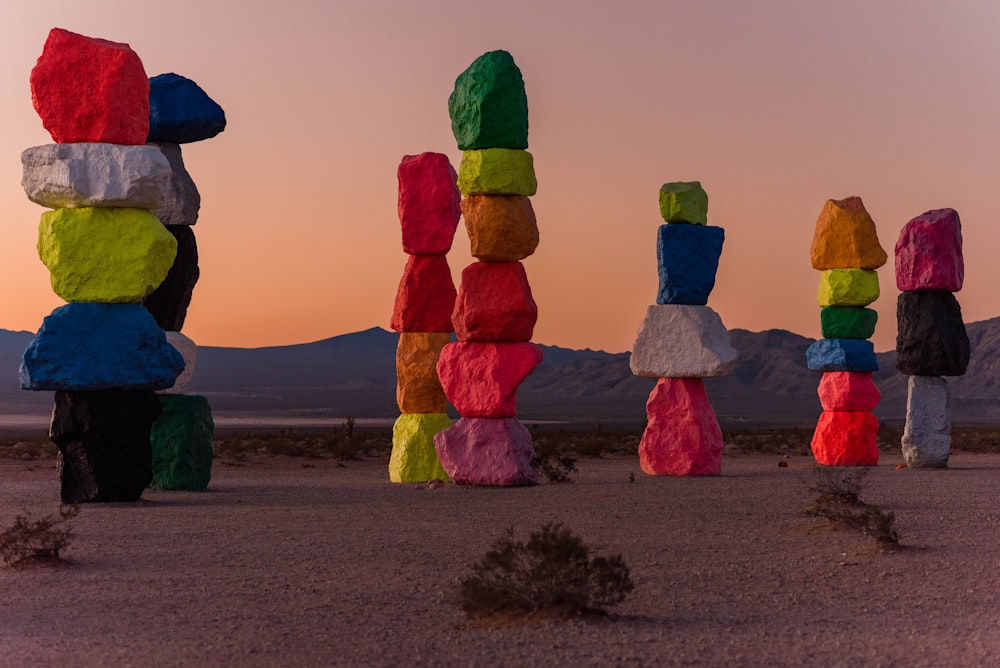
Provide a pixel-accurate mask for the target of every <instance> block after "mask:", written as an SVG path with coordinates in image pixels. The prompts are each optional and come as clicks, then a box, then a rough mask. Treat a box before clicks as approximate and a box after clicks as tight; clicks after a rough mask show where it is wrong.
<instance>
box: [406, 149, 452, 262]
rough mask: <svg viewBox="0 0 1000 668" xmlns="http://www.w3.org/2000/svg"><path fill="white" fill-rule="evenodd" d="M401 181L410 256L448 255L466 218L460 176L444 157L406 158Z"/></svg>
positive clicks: (430, 155)
mask: <svg viewBox="0 0 1000 668" xmlns="http://www.w3.org/2000/svg"><path fill="white" fill-rule="evenodd" d="M396 176H397V178H398V179H399V224H400V225H401V226H402V228H403V250H404V251H406V252H407V253H409V254H410V255H444V254H445V253H447V252H448V251H449V250H450V249H451V242H452V240H453V239H454V238H455V228H457V227H458V221H459V219H460V218H461V217H462V206H461V202H462V193H460V192H459V191H458V175H457V174H456V173H455V169H454V168H453V167H452V166H451V163H450V162H448V156H446V155H444V154H442V153H421V154H420V155H406V156H403V160H402V162H400V163H399V169H397V170H396Z"/></svg>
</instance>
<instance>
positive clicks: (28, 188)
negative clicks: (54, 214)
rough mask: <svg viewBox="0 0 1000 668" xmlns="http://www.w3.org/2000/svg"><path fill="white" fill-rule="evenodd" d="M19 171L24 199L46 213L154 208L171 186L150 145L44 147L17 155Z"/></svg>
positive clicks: (164, 165)
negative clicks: (67, 209)
mask: <svg viewBox="0 0 1000 668" xmlns="http://www.w3.org/2000/svg"><path fill="white" fill-rule="evenodd" d="M21 166H22V167H23V171H22V178H21V186H23V187H24V192H25V193H26V194H27V195H28V199H30V200H31V201H32V202H35V203H36V204H41V205H42V206H46V207H49V208H50V209H59V208H62V207H80V206H100V207H123V206H124V207H134V208H136V209H156V208H159V207H161V206H163V205H164V202H165V199H166V194H165V193H166V191H167V187H168V185H169V183H170V163H169V162H168V161H167V158H166V156H164V155H163V153H162V152H161V151H160V150H159V149H158V148H157V147H155V146H145V145H143V146H125V145H122V144H46V145H44V146H34V147H32V148H29V149H27V150H25V151H24V152H23V153H21Z"/></svg>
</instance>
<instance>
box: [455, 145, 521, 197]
mask: <svg viewBox="0 0 1000 668" xmlns="http://www.w3.org/2000/svg"><path fill="white" fill-rule="evenodd" d="M458 189H459V190H461V191H462V195H464V196H465V197H468V196H469V195H526V196H529V197H530V196H531V195H534V194H535V192H536V191H537V190H538V181H537V180H536V179H535V161H534V158H532V157H531V154H530V153H528V152H527V151H520V150H516V149H510V148H484V149H482V150H480V151H466V152H465V153H463V154H462V164H461V165H459V168H458Z"/></svg>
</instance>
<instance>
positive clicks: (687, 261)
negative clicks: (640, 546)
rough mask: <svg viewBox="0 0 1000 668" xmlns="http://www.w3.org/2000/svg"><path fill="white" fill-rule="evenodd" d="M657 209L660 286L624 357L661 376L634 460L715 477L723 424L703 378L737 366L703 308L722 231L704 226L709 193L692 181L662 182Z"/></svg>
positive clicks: (646, 467)
mask: <svg viewBox="0 0 1000 668" xmlns="http://www.w3.org/2000/svg"><path fill="white" fill-rule="evenodd" d="M660 213H661V215H662V216H663V219H664V220H665V221H666V224H665V225H661V226H660V227H659V230H658V232H657V237H656V255H657V259H658V262H659V276H660V285H659V290H658V293H657V296H656V303H655V304H653V305H651V306H650V307H649V308H648V309H647V310H646V317H645V319H644V320H643V321H642V324H641V325H640V327H639V333H638V336H637V337H636V341H635V345H633V346H632V357H631V360H630V362H629V364H630V366H631V368H632V373H633V374H635V375H636V376H645V377H651V378H659V380H658V381H657V383H656V387H654V388H653V391H652V392H651V393H650V395H649V401H647V402H646V417H647V420H648V422H647V425H646V429H645V431H643V433H642V440H641V441H640V442H639V464H640V466H641V467H642V470H643V471H645V472H646V473H647V474H649V475H673V476H688V475H718V474H719V473H721V472H722V430H721V429H720V428H719V422H718V420H717V419H716V417H715V411H714V410H713V409H712V404H711V402H709V400H708V394H707V393H706V392H705V383H704V381H703V380H702V379H703V378H709V377H715V376H724V375H726V374H728V373H730V372H731V371H732V369H733V367H734V366H735V365H736V350H735V349H734V348H733V347H732V346H731V345H730V343H729V331H728V330H727V329H726V327H725V325H723V324H722V319H721V318H720V317H719V315H718V313H716V312H715V311H714V310H712V308H711V307H709V306H707V304H708V296H709V294H711V292H712V289H713V288H714V287H715V274H716V271H717V270H718V268H719V257H720V256H721V255H722V244H723V241H724V240H725V230H723V228H721V227H713V226H709V225H708V194H707V193H706V192H705V190H704V189H703V188H702V187H701V184H700V183H699V182H697V181H692V182H678V183H665V184H664V185H663V187H661V188H660Z"/></svg>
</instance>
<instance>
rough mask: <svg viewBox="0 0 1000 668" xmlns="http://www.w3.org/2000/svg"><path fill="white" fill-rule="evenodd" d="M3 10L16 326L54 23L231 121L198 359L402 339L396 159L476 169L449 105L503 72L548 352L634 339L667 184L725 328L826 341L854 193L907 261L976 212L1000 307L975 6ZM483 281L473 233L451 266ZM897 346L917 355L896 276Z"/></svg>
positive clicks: (991, 88) (967, 225) (982, 5)
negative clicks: (713, 239)
mask: <svg viewBox="0 0 1000 668" xmlns="http://www.w3.org/2000/svg"><path fill="white" fill-rule="evenodd" d="M27 4H28V3H4V5H3V6H2V7H0V55H2V57H0V158H2V159H0V210H2V212H3V216H4V228H3V229H4V234H3V241H2V243H0V286H3V287H2V288H0V327H3V328H6V329H24V330H36V329H37V328H38V326H39V325H40V324H41V320H42V318H43V317H44V316H45V315H47V314H48V313H49V312H50V311H51V310H52V309H53V308H55V307H56V306H58V305H60V304H61V303H62V302H61V300H59V299H58V298H57V297H56V296H55V295H53V294H52V292H51V289H50V287H49V277H48V272H47V270H46V269H45V267H44V266H43V265H42V264H41V262H40V261H39V260H38V258H37V255H36V254H35V249H34V246H35V241H36V234H37V224H38V218H39V216H40V215H41V213H42V212H43V209H42V208H41V207H39V206H37V205H35V204H32V203H31V202H29V201H28V200H27V199H26V197H25V196H24V192H23V190H22V189H21V187H20V179H21V166H20V160H19V155H20V152H21V151H22V150H23V149H25V148H27V147H29V146H35V145H38V144H45V143H50V142H51V139H50V138H49V136H48V134H47V133H46V132H45V131H44V130H43V129H42V127H41V123H40V121H39V119H38V117H37V116H36V115H35V113H34V110H33V109H32V107H31V95H30V91H29V88H28V75H29V72H30V70H31V67H32V66H33V64H34V62H35V59H36V58H37V57H38V55H39V54H40V53H41V49H42V45H43V43H44V41H45V37H46V35H47V33H48V30H49V29H50V28H52V27H54V26H58V27H62V28H66V29H69V30H72V31H75V32H79V33H83V34H86V35H90V36H93V37H103V38H106V39H112V40H115V41H122V42H128V43H129V44H130V45H131V46H132V48H133V49H135V50H136V52H137V53H138V54H139V56H140V57H141V58H142V60H143V62H144V64H145V67H146V71H147V74H149V75H150V76H154V75H156V74H161V73H163V72H176V73H178V74H182V75H184V76H187V77H189V78H191V79H194V80H195V81H197V82H198V83H199V84H200V85H201V86H202V87H203V88H204V89H205V90H206V91H207V92H208V93H209V94H210V95H211V96H213V97H214V98H215V99H216V100H217V101H218V102H219V103H220V104H221V105H222V106H223V107H224V108H225V110H226V113H227V116H228V119H229V127H228V129H227V130H226V132H225V133H223V134H222V135H220V136H218V137H216V138H215V139H212V140H209V141H206V142H201V143H198V144H191V145H186V146H185V147H184V156H185V160H186V162H187V166H188V170H189V171H190V172H191V174H192V176H193V177H194V179H195V181H196V182H197V183H198V187H199V189H200V190H201V194H202V214H201V218H200V220H199V222H198V224H197V225H196V227H195V232H196V234H197V237H198V244H199V251H200V255H201V270H202V278H201V281H200V282H199V283H198V286H197V288H196V290H195V294H194V300H193V302H192V306H191V309H190V311H189V315H188V320H187V324H186V325H185V328H184V331H185V333H186V334H188V335H189V336H191V337H192V338H193V339H195V340H196V341H197V342H198V343H200V344H202V345H232V346H262V345H273V344H287V343H301V342H306V341H312V340H316V339H321V338H325V337H328V336H334V335H338V334H343V333H348V332H353V331H357V330H361V329H365V328H368V327H372V326H381V327H388V323H389V318H390V315H391V312H392V302H393V297H394V295H395V291H396V285H397V283H398V280H399V276H400V274H401V272H402V269H403V265H404V263H405V261H406V257H405V255H404V254H403V252H402V249H401V246H400V240H399V224H398V220H397V218H396V180H395V174H396V166H397V164H398V163H399V160H400V158H401V157H402V156H403V155H404V154H412V153H419V152H422V151H438V152H442V153H446V154H448V155H449V156H450V158H451V160H452V163H453V164H454V165H455V166H456V167H457V165H458V162H459V159H460V157H461V152H460V151H459V150H458V149H457V147H456V145H455V141H454V138H453V137H452V135H451V127H450V122H449V118H448V109H447V99H448V95H449V94H450V92H451V89H452V85H453V83H454V80H455V77H456V76H457V75H458V74H459V73H460V72H461V71H462V70H463V69H465V67H466V66H468V64H469V63H470V62H471V61H472V60H473V59H475V58H476V57H477V56H479V55H480V54H481V53H483V52H485V51H489V50H493V49H498V48H502V49H506V50H508V51H510V52H511V53H512V54H513V55H514V58H515V60H516V61H517V62H518V64H519V66H520V67H521V70H522V72H523V74H524V79H525V82H526V86H527V92H528V103H529V109H530V123H531V131H530V135H529V141H530V147H529V150H530V151H531V152H532V153H533V154H534V156H535V167H536V173H537V176H538V181H539V189H538V194H537V195H536V196H535V197H534V198H533V204H534V206H535V211H536V213H537V216H538V223H539V229H540V232H541V244H540V246H539V248H538V251H537V253H536V254H535V255H534V256H532V257H531V258H529V259H527V260H526V261H525V265H526V268H527V272H528V277H529V279H530V280H531V284H532V289H533V291H534V296H535V300H536V301H537V302H538V307H539V319H538V325H537V327H536V329H535V337H534V340H535V341H537V342H540V343H546V344H556V345H562V346H568V347H574V348H582V347H590V348H601V349H605V350H610V351H623V350H627V349H629V348H630V347H631V345H632V342H633V337H634V336H635V331H636V328H637V326H638V324H639V322H640V320H641V319H642V316H643V314H644V312H645V309H646V306H647V305H648V304H651V303H653V302H654V301H655V296H656V285H657V276H656V249H655V237H656V228H657V226H658V225H659V224H661V220H660V217H659V211H658V209H657V192H658V190H659V187H660V185H661V184H662V183H664V182H667V181H686V180H700V181H701V182H702V184H703V186H704V187H705V189H706V190H707V191H708V194H709V202H710V206H709V223H710V224H713V225H720V226H722V227H725V228H726V244H725V248H724V250H723V255H722V260H721V263H720V271H719V275H718V280H717V283H716V288H715V291H714V292H713V294H712V297H711V299H710V301H709V305H710V306H712V307H713V308H715V309H716V310H717V311H718V312H719V313H720V314H721V316H722V318H723V321H724V322H725V323H726V325H727V326H728V327H730V328H735V327H742V328H746V329H751V330H762V329H769V328H782V329H789V330H792V331H795V332H798V333H800V334H805V335H808V336H813V337H817V336H819V309H818V307H817V306H816V296H815V293H816V286H817V283H818V279H819V273H818V272H816V271H814V270H813V269H812V268H811V267H810V265H809V243H810V241H811V238H812V231H813V226H814V224H815V221H816V217H817V215H818V214H819V212H820V209H821V208H822V206H823V202H824V201H825V200H826V199H828V198H838V199H839V198H844V197H847V196H850V195H859V196H861V197H862V198H863V200H864V202H865V205H866V207H867V208H868V211H869V212H870V213H871V214H872V217H873V218H874V219H875V222H876V224H877V226H878V230H879V237H880V239H881V241H882V245H883V247H884V248H885V249H886V250H887V251H888V252H889V253H890V255H891V253H892V247H893V245H894V244H895V241H896V237H897V236H898V234H899V230H900V228H901V227H902V226H903V224H904V223H906V221H907V220H909V219H910V218H912V217H913V216H916V215H918V214H920V213H922V212H923V211H926V210H928V209H936V208H943V207H952V208H954V209H956V210H958V212H959V214H960V215H961V217H962V222H963V229H964V235H965V241H966V255H965V257H966V283H965V284H966V288H965V290H963V291H962V292H961V293H959V294H958V298H959V301H960V302H961V303H962V307H963V312H964V315H965V319H966V321H967V322H972V321H975V320H981V319H985V318H989V317H993V316H995V315H998V314H1000V305H998V304H997V299H996V298H995V297H994V290H995V286H997V285H1000V262H997V261H996V260H995V249H996V248H997V243H998V241H1000V226H998V225H997V223H996V218H997V214H998V212H1000V205H998V204H997V202H996V198H995V196H994V193H995V192H996V189H997V186H996V180H997V178H998V175H1000V84H998V82H1000V40H998V39H997V35H1000V4H998V3H992V2H973V1H959V2H953V3H923V2H909V1H903V0H900V1H895V2H893V1H883V2H870V0H859V1H847V2H836V3H832V2H821V1H818V0H817V1H800V0H785V1H782V2H778V1H772V2H743V1H742V0H732V1H729V2H712V1H703V2H694V1H677V2H639V1H633V2H629V1H622V2H613V3H612V2H586V1H579V2H565V3H563V2H546V3H542V2H537V1H528V2H520V1H515V2H505V3H477V2H468V1H465V2H457V1H456V2H452V1H445V0H438V1H434V2H409V1H402V0H400V1H382V2H378V1H371V0H357V1H355V0H341V1H338V2H335V3H334V2H331V3H326V2H319V1H305V0H290V1H289V2H282V3H276V2H270V1H266V2H265V1H262V0H257V1H253V2H244V3H240V4H239V7H240V9H239V10H234V9H222V7H223V6H225V7H227V8H231V7H235V6H236V5H235V4H233V5H231V4H229V3H213V2H205V0H198V1H197V2H195V1H193V0H177V1H175V2H173V3H170V5H169V9H165V8H166V7H167V5H164V4H163V3H160V2H156V3H153V2H145V1H144V0H133V1H125V0H120V1H115V0H91V1H89V2H86V3H80V2H71V1H69V0H62V1H57V0H37V1H36V2H32V3H31V6H30V7H28V6H26V5H27ZM449 261H450V262H451V265H452V269H453V271H454V273H455V275H456V279H457V276H458V274H459V272H460V271H461V269H462V268H463V267H464V266H465V265H466V264H468V263H469V262H470V261H471V258H470V256H469V253H468V240H467V238H466V236H465V231H464V226H460V228H459V232H458V235H457V236H456V239H455V246H454V249H453V251H452V253H451V255H450V256H449ZM879 277H880V280H881V283H882V289H883V296H882V297H881V298H880V299H879V300H878V301H877V302H876V304H875V307H876V308H877V309H878V310H879V313H880V315H881V320H880V323H879V327H878V329H877V331H876V336H875V343H876V348H877V349H878V350H885V349H888V348H891V347H892V346H893V344H894V337H895V298H896V294H897V291H896V288H895V281H894V279H893V273H892V267H891V261H890V264H889V265H887V266H886V267H883V268H882V269H881V270H880V271H879Z"/></svg>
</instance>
